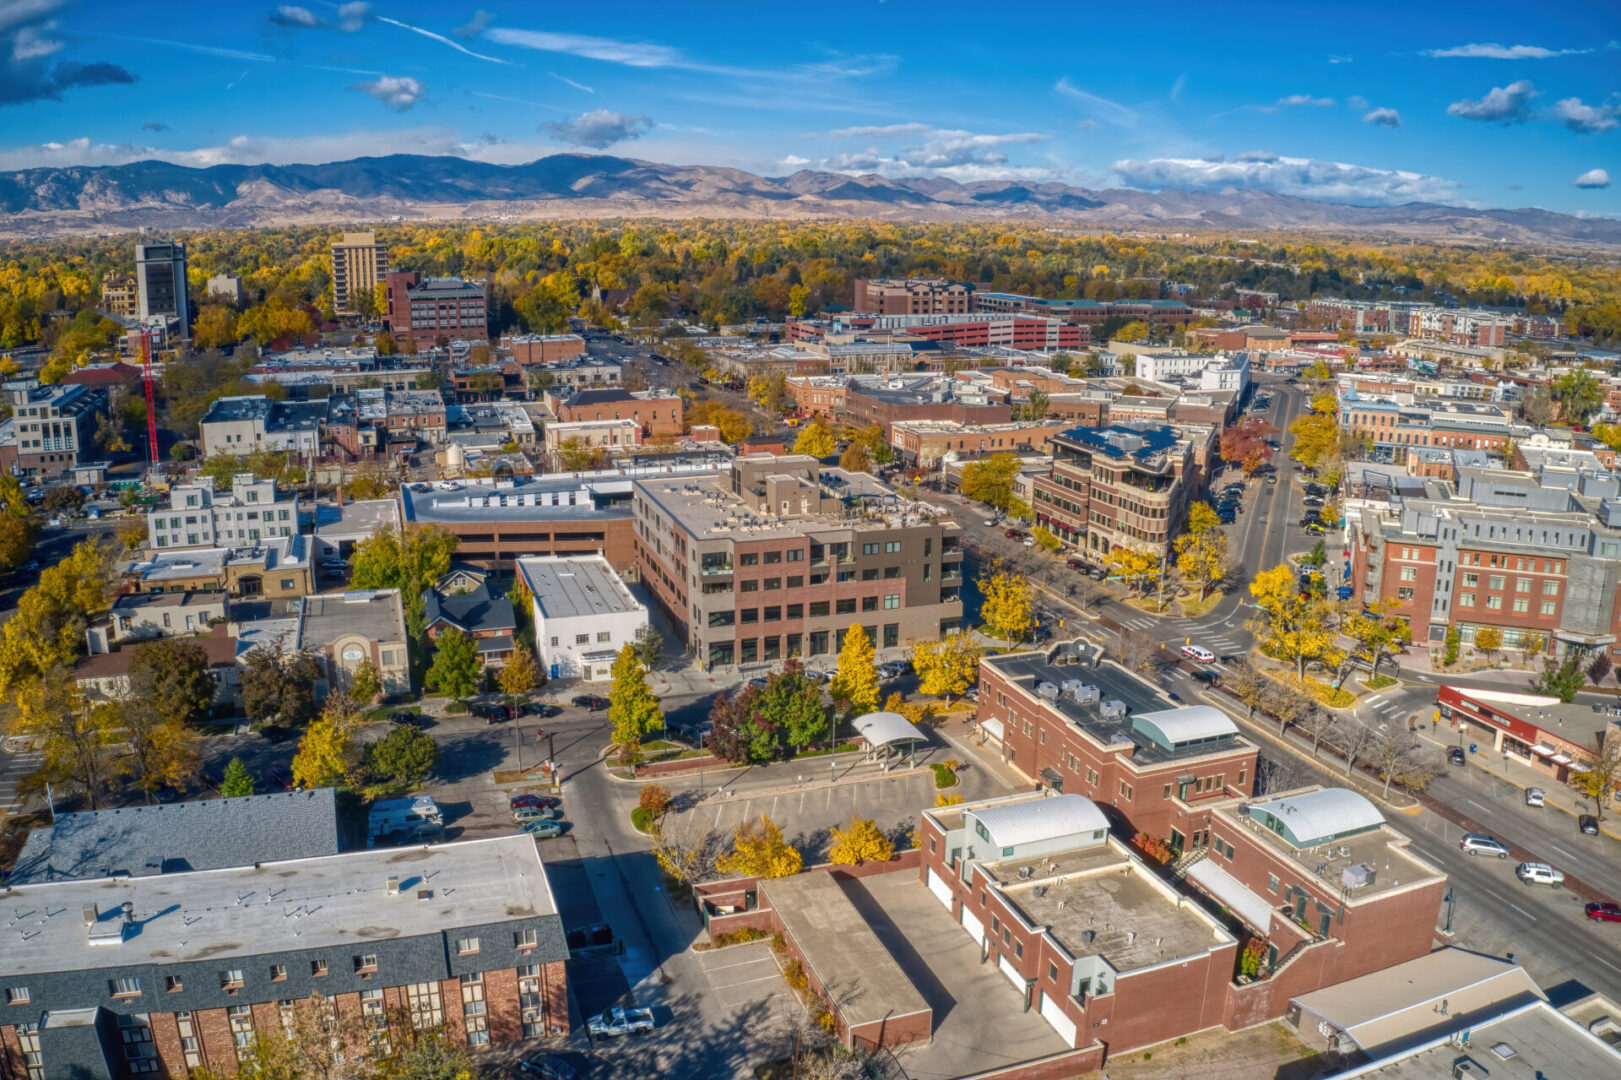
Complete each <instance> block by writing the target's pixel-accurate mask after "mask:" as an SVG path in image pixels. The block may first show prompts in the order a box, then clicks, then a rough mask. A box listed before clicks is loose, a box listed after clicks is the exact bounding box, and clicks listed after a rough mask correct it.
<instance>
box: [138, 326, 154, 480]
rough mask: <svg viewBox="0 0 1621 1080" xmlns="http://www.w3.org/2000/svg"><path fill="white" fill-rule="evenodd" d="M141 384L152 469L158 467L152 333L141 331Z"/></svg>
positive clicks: (147, 444)
mask: <svg viewBox="0 0 1621 1080" xmlns="http://www.w3.org/2000/svg"><path fill="white" fill-rule="evenodd" d="M141 383H142V385H143V386H144V387H145V389H146V446H147V456H148V457H149V458H150V459H151V462H150V464H151V466H152V468H154V469H156V468H157V467H158V410H157V406H156V405H154V404H153V402H152V331H150V330H142V331H141Z"/></svg>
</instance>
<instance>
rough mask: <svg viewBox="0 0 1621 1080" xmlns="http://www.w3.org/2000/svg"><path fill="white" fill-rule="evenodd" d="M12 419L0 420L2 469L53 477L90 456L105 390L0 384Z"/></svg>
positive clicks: (104, 404)
mask: <svg viewBox="0 0 1621 1080" xmlns="http://www.w3.org/2000/svg"><path fill="white" fill-rule="evenodd" d="M0 390H3V391H4V393H5V400H6V404H7V405H8V406H10V409H11V415H10V416H8V417H6V418H5V420H3V421H0V469H4V470H6V471H7V472H9V473H11V474H12V475H18V476H34V477H40V478H42V479H54V478H57V477H60V476H63V475H66V474H70V473H72V471H73V470H74V469H75V468H76V467H77V466H78V465H79V462H80V460H81V458H82V457H90V458H93V457H94V456H95V454H94V445H93V444H94V440H95V436H96V421H97V418H98V417H100V416H103V415H105V414H106V413H107V411H108V408H109V401H110V400H111V399H110V395H109V394H108V391H107V389H106V388H105V387H100V386H86V385H82V384H66V385H55V386H46V385H44V384H42V383H40V381H39V380H38V379H16V380H13V381H11V382H7V383H5V384H3V385H0Z"/></svg>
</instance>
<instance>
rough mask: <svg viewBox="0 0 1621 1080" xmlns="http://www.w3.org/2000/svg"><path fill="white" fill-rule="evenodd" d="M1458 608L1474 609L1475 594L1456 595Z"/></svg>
mask: <svg viewBox="0 0 1621 1080" xmlns="http://www.w3.org/2000/svg"><path fill="white" fill-rule="evenodd" d="M1458 606H1459V607H1474V606H1475V594H1474V593H1472V592H1466V593H1459V594H1458Z"/></svg>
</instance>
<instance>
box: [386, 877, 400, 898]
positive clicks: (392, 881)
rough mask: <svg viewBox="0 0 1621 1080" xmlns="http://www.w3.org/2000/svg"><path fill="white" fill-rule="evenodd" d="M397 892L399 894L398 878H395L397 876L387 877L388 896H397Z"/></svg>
mask: <svg viewBox="0 0 1621 1080" xmlns="http://www.w3.org/2000/svg"><path fill="white" fill-rule="evenodd" d="M399 894H400V879H399V878H397V877H391V878H389V879H388V895H390V896H398V895H399Z"/></svg>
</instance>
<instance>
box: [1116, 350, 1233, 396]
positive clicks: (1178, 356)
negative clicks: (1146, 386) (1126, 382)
mask: <svg viewBox="0 0 1621 1080" xmlns="http://www.w3.org/2000/svg"><path fill="white" fill-rule="evenodd" d="M1136 375H1137V377H1138V378H1140V379H1147V380H1149V381H1150V382H1159V383H1172V382H1174V383H1181V384H1185V385H1187V386H1188V387H1190V388H1192V389H1197V390H1232V391H1235V392H1236V393H1239V394H1242V393H1243V392H1244V391H1245V390H1247V389H1248V388H1249V384H1250V358H1249V353H1248V352H1235V353H1190V352H1187V351H1185V350H1182V349H1172V350H1169V351H1166V352H1159V351H1151V352H1149V351H1145V352H1141V353H1138V354H1137V371H1136Z"/></svg>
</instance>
